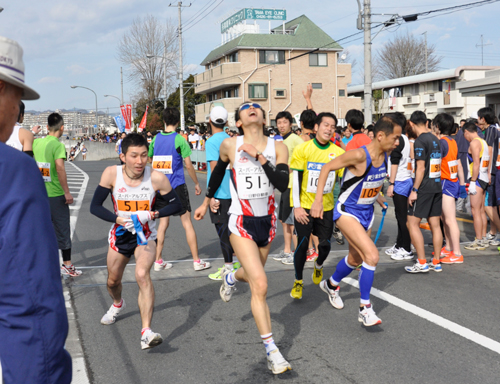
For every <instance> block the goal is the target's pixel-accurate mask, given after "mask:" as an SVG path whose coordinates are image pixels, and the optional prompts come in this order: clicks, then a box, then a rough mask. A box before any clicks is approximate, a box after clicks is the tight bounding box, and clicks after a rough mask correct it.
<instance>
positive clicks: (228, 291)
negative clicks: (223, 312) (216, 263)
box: [219, 269, 236, 303]
mask: <svg viewBox="0 0 500 384" xmlns="http://www.w3.org/2000/svg"><path fill="white" fill-rule="evenodd" d="M230 273H231V271H230V270H227V269H226V270H225V271H224V272H223V273H222V285H221V286H220V290H219V293H220V298H221V299H222V301H224V302H226V303H227V302H229V300H231V296H232V295H233V292H234V291H236V287H235V286H234V284H232V285H231V284H228V282H227V280H226V276H227V275H229V274H230Z"/></svg>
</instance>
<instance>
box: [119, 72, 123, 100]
mask: <svg viewBox="0 0 500 384" xmlns="http://www.w3.org/2000/svg"><path fill="white" fill-rule="evenodd" d="M120 75H121V79H122V99H121V105H123V67H120Z"/></svg>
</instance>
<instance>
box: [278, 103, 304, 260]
mask: <svg viewBox="0 0 500 384" xmlns="http://www.w3.org/2000/svg"><path fill="white" fill-rule="evenodd" d="M292 124H293V117H292V114H291V113H290V112H287V111H282V112H278V114H277V115H276V125H277V126H278V131H279V132H280V134H281V136H282V137H283V143H284V144H285V145H286V147H287V148H288V162H290V161H291V159H292V155H293V151H294V150H295V148H296V147H297V146H299V145H301V144H303V143H304V140H302V139H301V138H300V137H299V136H297V135H296V134H295V133H293V132H292ZM288 165H290V164H288ZM291 187H292V175H291V174H290V180H289V182H288V188H287V190H286V191H285V192H283V193H282V194H281V199H280V205H279V215H278V218H279V220H280V222H281V225H282V226H283V237H284V242H285V248H284V249H283V250H282V251H281V252H280V253H279V255H277V256H276V257H274V260H277V261H281V262H282V263H283V264H293V259H294V258H293V252H292V241H293V243H294V246H295V248H297V237H296V236H295V235H294V228H293V208H292V205H291V204H290V188H291Z"/></svg>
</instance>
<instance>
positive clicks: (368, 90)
mask: <svg viewBox="0 0 500 384" xmlns="http://www.w3.org/2000/svg"><path fill="white" fill-rule="evenodd" d="M358 6H359V8H360V9H359V11H360V14H359V17H358V29H361V25H360V22H361V19H363V30H364V32H365V33H364V43H363V44H364V46H365V52H364V53H365V88H364V112H365V122H366V125H370V124H371V123H372V115H373V114H372V32H371V11H370V0H363V13H362V14H361V6H360V4H359V1H358Z"/></svg>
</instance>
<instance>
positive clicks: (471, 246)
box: [464, 239, 486, 251]
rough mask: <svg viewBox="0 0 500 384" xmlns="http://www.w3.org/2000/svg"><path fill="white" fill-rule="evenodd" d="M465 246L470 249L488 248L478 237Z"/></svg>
mask: <svg viewBox="0 0 500 384" xmlns="http://www.w3.org/2000/svg"><path fill="white" fill-rule="evenodd" d="M464 248H465V249H468V250H470V251H484V250H485V249H486V247H485V246H483V244H482V243H481V242H480V241H479V240H477V239H474V241H473V242H471V243H469V244H467V245H466V246H464Z"/></svg>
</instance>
